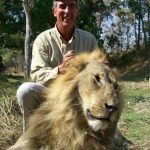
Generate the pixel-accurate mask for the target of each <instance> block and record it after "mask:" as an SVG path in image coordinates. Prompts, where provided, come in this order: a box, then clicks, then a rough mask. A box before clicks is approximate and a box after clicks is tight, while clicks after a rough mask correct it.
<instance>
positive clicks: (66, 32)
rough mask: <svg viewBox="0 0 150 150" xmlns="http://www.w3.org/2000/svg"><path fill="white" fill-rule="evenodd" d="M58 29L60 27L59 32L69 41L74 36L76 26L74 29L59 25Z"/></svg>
mask: <svg viewBox="0 0 150 150" xmlns="http://www.w3.org/2000/svg"><path fill="white" fill-rule="evenodd" d="M57 29H58V31H59V33H60V34H61V36H62V38H63V40H64V41H65V42H67V43H68V41H69V40H70V39H71V38H72V36H73V32H74V28H72V29H64V28H59V27H57Z"/></svg>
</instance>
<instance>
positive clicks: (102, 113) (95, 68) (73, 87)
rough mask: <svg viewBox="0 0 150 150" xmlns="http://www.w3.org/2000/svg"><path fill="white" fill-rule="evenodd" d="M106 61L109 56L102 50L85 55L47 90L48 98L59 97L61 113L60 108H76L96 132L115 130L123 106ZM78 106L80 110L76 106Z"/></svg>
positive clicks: (73, 62) (78, 57) (78, 58)
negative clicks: (112, 127)
mask: <svg viewBox="0 0 150 150" xmlns="http://www.w3.org/2000/svg"><path fill="white" fill-rule="evenodd" d="M106 62H107V61H106V56H105V55H104V54H103V53H102V52H100V51H99V50H96V51H94V52H92V53H90V54H87V53H83V54H81V55H79V56H77V57H76V58H75V59H74V60H73V61H72V63H71V64H70V66H69V67H68V70H67V73H66V74H65V75H61V76H60V77H58V79H57V80H56V81H55V82H54V83H53V85H50V88H48V96H47V99H51V98H52V97H57V99H58V101H59V102H62V105H60V103H59V102H58V101H56V103H57V104H55V106H56V107H57V108H58V111H59V107H62V106H64V107H68V106H71V107H72V106H73V107H72V108H73V109H75V111H79V110H80V111H79V114H80V115H81V114H83V115H84V118H85V120H86V122H87V123H88V125H89V126H90V127H91V128H92V129H93V130H94V131H98V130H106V129H107V128H110V126H115V127H116V124H117V122H118V119H119V117H120V114H121V111H122V106H123V101H122V99H121V98H120V94H119V88H118V84H117V81H116V78H115V76H114V74H113V72H112V71H111V69H110V68H109V67H108V65H106V64H105V63H106ZM56 89H57V90H56ZM52 93H53V94H52ZM78 105H80V107H81V108H80V109H79V107H74V106H78ZM57 108H54V109H57ZM77 109H78V110H77ZM81 109H82V110H81ZM58 113H59V112H58ZM81 117H83V116H82V115H81ZM77 118H80V116H77ZM82 120H83V118H82Z"/></svg>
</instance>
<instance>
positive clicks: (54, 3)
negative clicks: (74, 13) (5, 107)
mask: <svg viewBox="0 0 150 150" xmlns="http://www.w3.org/2000/svg"><path fill="white" fill-rule="evenodd" d="M78 1H79V0H76V2H77V8H79V2H78ZM56 6H57V1H55V0H53V6H52V9H54V8H55V7H56Z"/></svg>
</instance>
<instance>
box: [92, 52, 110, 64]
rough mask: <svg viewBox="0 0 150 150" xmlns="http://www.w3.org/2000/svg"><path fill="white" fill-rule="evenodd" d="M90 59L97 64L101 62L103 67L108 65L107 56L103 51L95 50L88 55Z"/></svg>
mask: <svg viewBox="0 0 150 150" xmlns="http://www.w3.org/2000/svg"><path fill="white" fill-rule="evenodd" d="M90 59H93V60H97V61H98V62H101V63H103V64H105V65H108V64H109V61H108V60H107V56H106V54H105V53H104V51H103V50H101V49H95V50H94V51H93V52H92V53H91V55H90Z"/></svg>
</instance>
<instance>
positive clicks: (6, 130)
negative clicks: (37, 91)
mask: <svg viewBox="0 0 150 150" xmlns="http://www.w3.org/2000/svg"><path fill="white" fill-rule="evenodd" d="M22 82H23V78H22V77H17V76H16V77H14V76H6V75H0V83H1V84H0V149H1V150H6V149H7V148H8V146H10V145H12V143H14V142H15V141H16V139H17V138H18V136H19V134H20V133H21V132H22V127H21V126H22V125H21V122H22V115H21V113H20V110H19V107H18V104H17V100H16V97H15V93H16V90H17V88H18V86H19V85H20V84H21V83H22Z"/></svg>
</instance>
